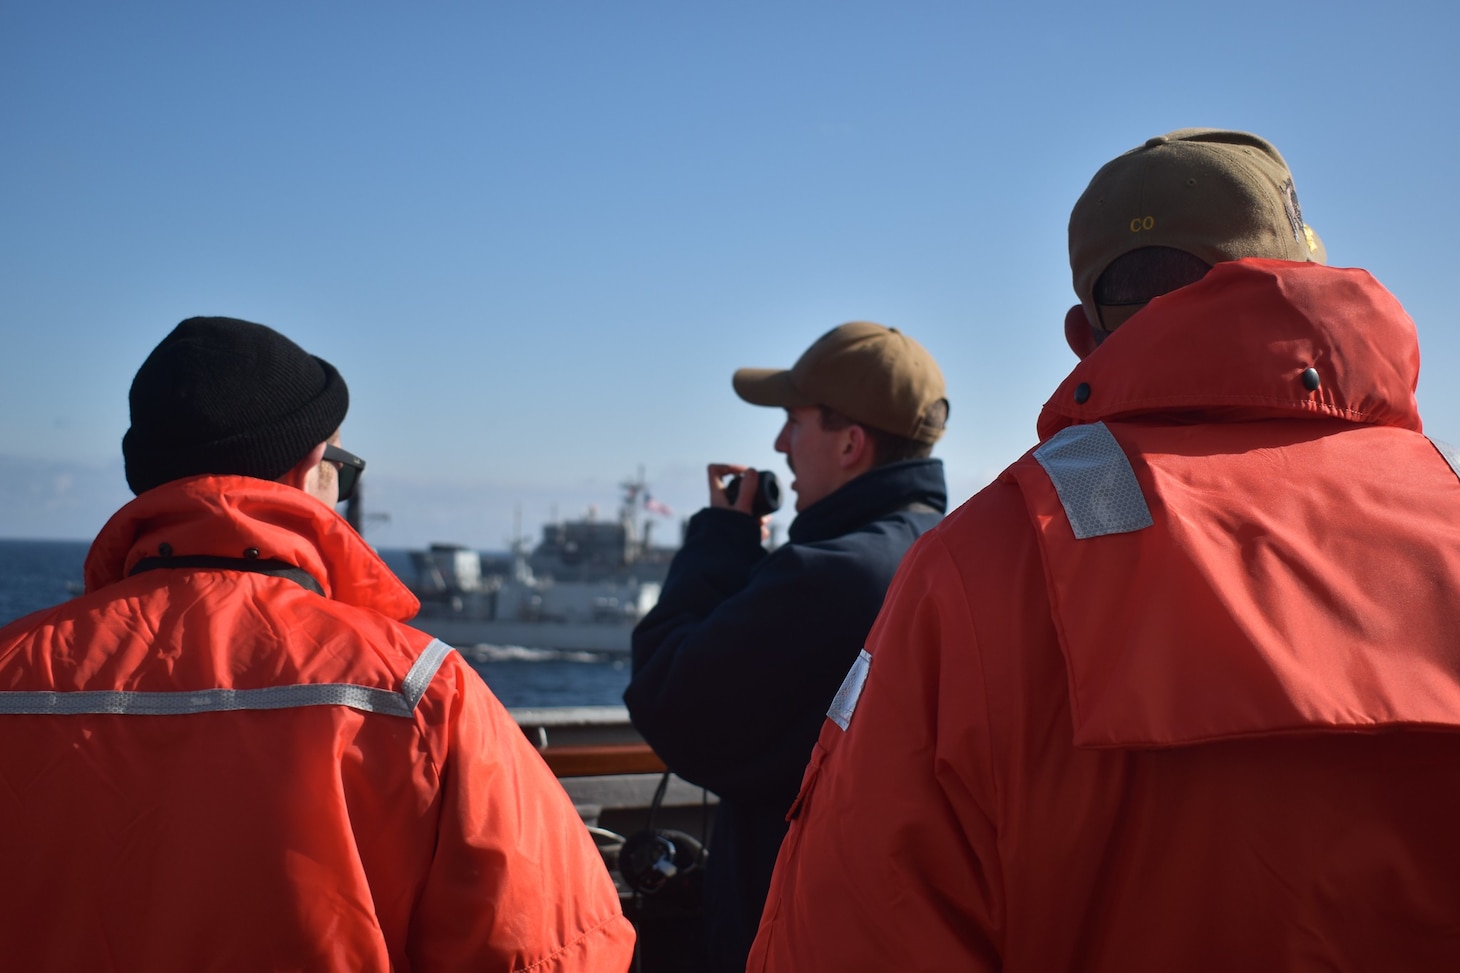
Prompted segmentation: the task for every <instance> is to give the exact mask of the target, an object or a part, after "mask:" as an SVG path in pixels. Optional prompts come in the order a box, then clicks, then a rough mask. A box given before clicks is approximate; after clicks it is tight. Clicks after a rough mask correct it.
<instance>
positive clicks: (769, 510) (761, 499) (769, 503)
mask: <svg viewBox="0 0 1460 973" xmlns="http://www.w3.org/2000/svg"><path fill="white" fill-rule="evenodd" d="M740 480H741V477H738V476H737V477H735V478H734V479H732V480H731V481H730V482H729V483H727V484H725V499H726V500H729V501H730V503H731V504H734V503H735V498H736V497H738V496H740ZM780 509H781V481H780V480H777V479H776V475H775V474H774V473H772V472H771V471H770V470H756V471H755V500H754V501H753V502H752V503H751V505H750V513H751V515H752V516H755V517H764V516H765V515H766V514H773V513H775V512H776V511H777V510H780Z"/></svg>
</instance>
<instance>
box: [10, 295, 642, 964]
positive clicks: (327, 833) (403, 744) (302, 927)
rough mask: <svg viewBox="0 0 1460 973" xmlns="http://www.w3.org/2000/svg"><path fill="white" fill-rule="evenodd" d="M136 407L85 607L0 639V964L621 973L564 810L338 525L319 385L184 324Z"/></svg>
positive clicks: (487, 699) (328, 421) (606, 918)
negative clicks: (116, 499)
mask: <svg viewBox="0 0 1460 973" xmlns="http://www.w3.org/2000/svg"><path fill="white" fill-rule="evenodd" d="M130 400H131V417H132V424H131V428H130V429H128V430H127V433H126V435H125V437H124V438H123V440H122V452H123V456H124V458H125V461H126V475H127V482H128V484H129V485H130V486H131V488H132V490H133V491H134V492H135V493H136V494H137V497H136V499H134V500H133V501H131V502H130V503H128V504H127V505H126V506H125V507H123V508H122V509H121V510H120V511H118V512H117V513H116V514H115V515H114V516H113V517H112V519H111V520H110V521H109V522H108V523H107V525H106V526H105V527H104V528H103V529H102V532H101V534H100V535H99V536H98V537H97V539H96V541H95V543H94V544H93V545H92V548H91V552H90V554H89V555H88V556H87V561H86V569H85V570H86V593H85V594H84V595H82V596H81V597H79V598H76V599H74V600H72V601H69V602H66V603H64V604H61V605H58V606H56V607H54V608H51V609H47V610H44V611H41V612H37V613H35V614H32V615H29V616H27V617H26V618H22V619H20V620H18V621H16V622H13V623H12V624H10V625H9V626H6V627H5V628H3V629H0V860H3V861H4V862H5V873H6V880H5V881H4V882H0V915H3V916H5V921H4V922H0V955H4V956H5V957H6V965H7V968H10V967H13V968H15V969H25V970H79V969H109V970H118V971H128V970H138V971H141V970H146V971H149V973H152V971H173V970H176V971H183V970H197V969H204V968H208V969H215V968H228V969H258V970H282V969H299V970H303V969H308V970H339V971H345V970H350V971H358V970H380V971H385V970H393V969H413V970H437V969H458V968H461V969H464V968H481V969H528V968H530V969H532V970H534V971H535V973H570V971H589V970H623V969H626V968H627V967H628V964H629V960H630V957H631V954H632V949H633V936H634V934H633V930H632V928H631V927H630V926H629V924H628V922H627V920H625V919H624V917H623V915H622V912H621V910H620V907H619V900H618V895H617V893H616V892H615V890H614V887H613V883H612V882H611V881H610V879H609V877H608V873H607V872H606V871H605V869H604V867H603V863H602V859H601V857H600V856H599V853H598V851H597V850H596V848H595V846H594V844H593V842H592V840H591V838H590V837H589V835H588V833H587V831H586V829H584V828H583V826H582V823H581V821H580V819H579V817H578V814H577V812H576V811H575V810H574V808H573V805H572V803H571V802H570V801H569V799H568V797H567V795H566V794H565V793H564V792H563V790H562V788H561V787H560V786H559V785H558V783H557V781H556V780H555V779H554V778H553V776H552V774H551V772H550V771H548V769H547V767H546V765H545V764H544V763H543V762H542V760H541V759H540V758H539V757H538V755H537V754H536V752H535V751H534V750H533V749H532V747H531V746H530V745H529V744H528V743H527V741H526V739H525V737H524V736H523V734H522V732H521V731H520V729H519V728H518V727H517V725H516V724H515V723H514V722H513V721H512V719H511V717H510V716H509V715H508V714H507V712H506V710H504V709H503V708H502V706H501V704H500V703H499V702H498V701H497V700H496V698H495V697H493V696H492V694H491V692H490V691H489V690H488V689H487V688H486V686H485V685H484V684H483V683H482V681H481V679H480V677H478V676H477V675H476V673H475V672H473V671H472V670H471V669H470V668H469V667H468V666H467V665H466V663H465V662H464V661H463V660H462V659H461V657H460V656H458V655H457V654H456V653H455V652H453V651H452V650H451V649H450V648H449V647H448V646H446V645H444V644H443V643H441V642H439V641H437V640H435V639H433V638H432V637H431V636H430V635H427V634H426V633H424V632H420V631H417V630H416V629H413V628H411V627H409V626H407V625H406V624H404V621H405V620H406V619H408V618H410V617H412V616H413V615H414V614H415V613H416V610H417V609H418V608H419V607H420V606H419V604H418V602H417V601H416V599H415V597H414V596H413V595H412V594H411V593H410V592H409V591H408V590H407V589H406V588H405V586H404V585H402V584H401V583H400V581H399V580H397V579H396V578H395V576H394V575H393V574H392V573H391V572H390V570H389V569H388V568H387V567H386V566H385V564H384V562H382V561H381V560H380V558H379V557H378V556H377V555H376V554H375V552H374V551H373V550H372V549H371V548H370V547H369V546H368V545H367V544H365V542H364V541H363V540H362V539H361V538H360V537H359V535H358V534H356V533H355V531H354V530H353V529H352V528H351V527H350V525H349V524H348V523H347V522H346V521H345V520H344V519H343V518H342V517H340V516H339V514H337V513H336V512H335V510H334V505H335V504H336V503H337V502H339V501H341V500H344V499H346V498H347V496H348V495H349V492H350V491H351V490H353V488H354V484H355V482H356V479H357V478H358V476H359V472H360V470H362V469H363V468H364V461H363V460H360V459H359V458H358V457H356V456H354V455H353V454H351V453H348V452H346V451H345V450H343V449H341V448H340V447H339V446H338V444H337V443H338V439H339V436H338V430H339V427H340V424H341V422H342V421H343V420H344V417H345V413H346V411H347V410H348V408H349V392H348V391H347V389H346V387H345V382H344V379H343V378H341V377H340V374H339V372H337V371H336V370H335V368H334V367H333V366H332V365H330V364H329V363H328V362H326V361H324V360H323V359H321V358H317V357H315V356H313V355H310V354H308V353H306V352H305V351H304V350H303V349H301V348H300V347H299V346H298V345H296V344H294V342H292V341H290V340H289V339H288V338H285V337H284V336H283V335H281V334H279V333H278V332H276V331H274V330H272V329H270V328H267V327H265V326H264V325H261V324H254V323H251V322H248V321H240V320H237V319H234V318H216V317H214V318H190V319H189V320H187V321H184V322H182V323H181V324H179V325H178V326H177V328H175V329H174V330H173V331H172V333H171V334H169V335H168V336H167V337H166V338H164V339H163V340H162V342H161V343H160V344H159V345H158V346H157V347H156V348H155V349H154V350H153V351H152V353H151V355H149V356H148V358H147V360H146V361H145V362H144V363H143V364H142V367H141V368H140V369H139V370H138V372H137V375H136V378H135V380H134V381H133V383H132V389H131V394H130Z"/></svg>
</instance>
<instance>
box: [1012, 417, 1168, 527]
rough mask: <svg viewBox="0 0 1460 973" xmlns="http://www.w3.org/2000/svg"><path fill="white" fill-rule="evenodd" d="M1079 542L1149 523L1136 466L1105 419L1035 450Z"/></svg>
mask: <svg viewBox="0 0 1460 973" xmlns="http://www.w3.org/2000/svg"><path fill="white" fill-rule="evenodd" d="M1034 458H1035V459H1036V460H1038V461H1039V465H1040V466H1042V467H1044V472H1046V473H1048V474H1049V478H1050V480H1051V481H1052V482H1053V483H1054V489H1055V493H1057V494H1059V498H1060V504H1061V505H1063V506H1064V508H1065V516H1066V517H1068V518H1069V521H1070V526H1071V527H1073V528H1074V530H1075V536H1076V537H1077V538H1079V539H1080V540H1084V539H1086V538H1087V537H1100V536H1102V535H1104V534H1128V533H1130V532H1131V531H1137V530H1142V529H1143V528H1146V527H1149V526H1151V523H1152V521H1151V511H1150V509H1149V508H1148V507H1147V506H1146V498H1145V496H1144V495H1143V494H1142V493H1141V485H1140V484H1139V483H1138V482H1136V473H1135V470H1133V469H1131V465H1130V460H1128V459H1126V457H1125V452H1124V451H1123V450H1122V449H1121V448H1120V443H1118V442H1116V441H1115V437H1114V436H1112V435H1111V434H1110V430H1109V429H1107V428H1106V427H1105V423H1103V422H1093V423H1090V424H1089V425H1083V426H1070V427H1069V428H1068V429H1062V430H1060V431H1059V432H1058V433H1056V434H1055V435H1053V436H1051V437H1050V438H1049V439H1048V440H1047V441H1045V442H1044V443H1043V444H1042V445H1041V446H1040V447H1039V448H1038V449H1036V450H1035V451H1034Z"/></svg>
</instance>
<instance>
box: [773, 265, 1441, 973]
mask: <svg viewBox="0 0 1460 973" xmlns="http://www.w3.org/2000/svg"><path fill="white" fill-rule="evenodd" d="M1418 369H1419V354H1418V348H1417V344H1416V339H1415V334H1414V328H1413V324H1412V323H1411V322H1410V320H1409V318H1408V317H1407V316H1406V315H1405V314H1404V312H1403V310H1402V309H1401V308H1400V307H1399V305H1398V303H1397V302H1396V301H1395V300H1394V298H1393V297H1392V296H1391V295H1389V294H1388V292H1386V291H1385V290H1384V289H1383V288H1382V287H1380V286H1379V285H1378V284H1377V283H1376V282H1375V281H1374V280H1373V279H1372V278H1371V277H1369V275H1368V274H1366V273H1364V272H1363V271H1358V270H1340V269H1332V268H1327V267H1322V266H1318V265H1313V264H1291V263H1283V262H1278V261H1258V260H1247V261H1240V262H1235V263H1227V264H1219V265H1218V266H1217V267H1215V268H1214V269H1213V270H1212V271H1211V272H1210V273H1209V274H1208V275H1207V276H1206V278H1205V279H1204V280H1202V281H1201V282H1199V283H1197V284H1194V285H1192V286H1190V287H1188V288H1184V289H1182V290H1180V291H1176V292H1173V293H1172V294H1169V295H1167V296H1166V297H1164V298H1159V299H1157V300H1156V301H1153V302H1152V303H1151V304H1150V305H1149V306H1148V307H1147V308H1146V309H1144V310H1143V311H1141V313H1139V314H1137V315H1136V316H1135V317H1133V318H1131V320H1130V321H1129V322H1128V323H1126V324H1125V325H1124V326H1122V328H1121V329H1120V330H1119V331H1118V332H1116V333H1115V334H1114V335H1112V336H1111V337H1110V338H1109V339H1108V340H1107V341H1106V342H1105V344H1104V345H1103V346H1101V347H1100V348H1099V349H1097V350H1096V351H1095V352H1094V353H1093V354H1091V355H1090V356H1089V357H1088V358H1086V359H1085V360H1084V361H1083V362H1082V363H1081V364H1080V365H1079V366H1078V367H1077V368H1076V369H1075V371H1074V372H1073V373H1072V374H1071V375H1070V376H1069V378H1068V379H1066V381H1065V382H1064V384H1063V385H1062V386H1061V387H1060V388H1059V390H1058V391H1057V392H1056V393H1055V395H1054V397H1053V398H1052V399H1051V400H1050V402H1049V404H1047V405H1046V407H1045V410H1044V414H1043V416H1042V417H1041V420H1040V437H1041V440H1042V442H1041V445H1040V446H1039V447H1038V448H1037V449H1035V450H1033V451H1031V452H1030V453H1029V454H1027V455H1026V456H1024V457H1023V458H1022V459H1021V460H1019V461H1018V462H1017V463H1015V464H1014V465H1013V466H1012V467H1010V468H1009V469H1008V470H1006V471H1005V472H1004V473H1003V474H1002V475H1001V476H1000V477H999V478H998V480H997V481H996V482H994V483H993V484H991V485H990V486H989V487H987V488H986V489H984V490H983V491H981V492H980V493H979V494H977V495H976V496H974V497H973V498H972V499H971V500H969V501H968V502H967V503H966V504H964V506H963V507H962V508H961V509H959V510H958V511H956V512H955V513H954V514H952V515H951V516H950V517H948V518H947V519H946V520H945V521H944V522H943V524H942V525H941V526H939V527H937V528H935V529H934V530H932V531H931V532H930V533H929V534H928V535H927V536H925V537H924V538H923V539H922V540H921V541H920V542H919V543H918V544H917V546H916V547H915V548H914V549H913V550H912V551H911V552H910V553H909V555H908V558H907V559H906V560H905V561H904V563H903V565H902V568H901V570H900V571H899V573H898V577H897V579H896V580H895V581H894V582H893V585H892V588H891V590H890V591H889V593H888V598H887V602H886V606H885V608H884V610H883V613H882V615H881V616H880V618H879V620H878V623H877V625H876V626H875V627H874V629H873V631H872V634H871V636H870V641H869V643H868V646H867V652H866V655H865V656H864V658H863V660H862V662H861V663H860V664H859V666H857V667H855V668H854V670H853V672H852V673H851V674H849V676H848V679H847V682H846V683H845V684H844V686H843V692H842V694H841V695H840V696H839V697H838V701H837V702H836V703H834V704H833V708H832V715H833V716H834V720H833V721H828V722H827V724H826V725H825V727H824V729H823V731H822V734H821V738H820V741H819V742H818V744H817V747H816V750H815V752H814V754H813V757H812V761H811V764H810V766H809V767H808V768H807V771H806V775H805V779H804V782H803V785H802V790H801V794H800V796H799V798H798V800H797V804H796V806H795V807H794V808H793V810H792V815H791V816H792V819H793V820H792V826H791V830H790V833H789V835H788V837H787V839H786V842H785V844H784V845H783V846H782V848H781V854H780V858H779V859H778V861H777V865H776V872H775V878H774V882H773V886H772V891H771V895H770V899H769V901H768V903H767V906H766V910H765V913H764V915H763V917H762V921H761V927H760V932H759V936H758V938H757V940H756V945H755V948H754V950H753V952H752V954H751V962H750V966H749V969H750V970H752V971H756V973H760V971H777V973H790V971H794V973H818V971H836V973H848V971H855V970H890V969H896V970H899V971H909V973H910V971H923V970H953V969H957V970H996V969H1001V970H1006V971H1038V973H1055V971H1064V970H1071V971H1073V970H1079V971H1105V970H1110V971H1116V970H1119V971H1145V970H1152V971H1155V970H1183V971H1203V970H1211V971H1230V970H1256V969H1263V970H1279V969H1281V970H1378V969H1392V970H1420V969H1425V970H1437V969H1460V827H1457V826H1456V821H1457V820H1460V776H1457V775H1456V773H1455V772H1454V768H1455V767H1456V766H1460V734H1457V733H1456V732H1455V731H1456V730H1457V729H1460V636H1457V633H1460V479H1457V475H1456V472H1455V469H1454V468H1453V467H1452V465H1451V461H1449V460H1447V458H1446V456H1445V454H1444V451H1442V450H1441V449H1440V448H1438V447H1437V446H1436V445H1435V444H1433V443H1431V442H1430V441H1429V440H1428V439H1426V438H1425V437H1424V436H1423V435H1422V434H1421V427H1420V420H1419V416H1418V413H1417V411H1416V407H1415V401H1414V395H1413V392H1414V389H1415V386H1416V382H1417V379H1418ZM859 694H860V695H859ZM836 721H840V722H839V723H838V722H836ZM843 724H844V725H845V729H844V728H843Z"/></svg>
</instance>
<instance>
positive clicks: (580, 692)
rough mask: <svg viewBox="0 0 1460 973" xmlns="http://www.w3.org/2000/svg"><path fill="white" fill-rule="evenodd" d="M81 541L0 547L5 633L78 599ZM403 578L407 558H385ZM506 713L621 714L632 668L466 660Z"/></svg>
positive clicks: (479, 655)
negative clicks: (549, 709) (529, 709)
mask: <svg viewBox="0 0 1460 973" xmlns="http://www.w3.org/2000/svg"><path fill="white" fill-rule="evenodd" d="M87 547H88V544H86V543H85V542H82V541H16V540H0V625H3V624H5V623H8V622H11V621H13V620H14V619H17V618H20V617H21V616H22V615H28V614H30V613H31V612H33V611H39V610H40V609H42V608H49V607H50V606H52V605H55V604H58V603H60V602H62V601H65V600H66V599H68V598H72V597H74V596H75V595H76V593H77V592H79V591H80V588H81V566H82V564H83V562H84V561H85V560H86V551H87ZM380 553H381V557H382V558H383V559H384V560H385V562H386V563H387V564H389V565H390V566H391V568H392V569H393V570H395V571H396V573H398V574H403V573H405V572H408V571H409V570H410V556H409V555H408V554H407V553H406V552H405V551H391V550H382V551H381V552H380ZM463 655H465V657H466V659H467V661H468V662H469V663H471V666H472V668H474V669H475V670H476V671H477V672H479V673H481V676H482V679H484V680H485V681H486V683H487V685H488V686H490V687H492V691H493V692H495V693H496V694H497V698H498V699H500V700H501V701H502V702H503V703H504V704H505V705H507V706H509V707H511V706H621V705H623V691H624V687H625V686H627V685H628V682H629V668H628V661H627V660H626V659H623V658H609V657H603V656H596V655H592V654H588V653H562V652H545V651H541V650H535V649H518V648H510V649H509V648H497V647H495V646H478V647H477V648H475V649H471V650H468V651H466V652H464V653H463Z"/></svg>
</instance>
